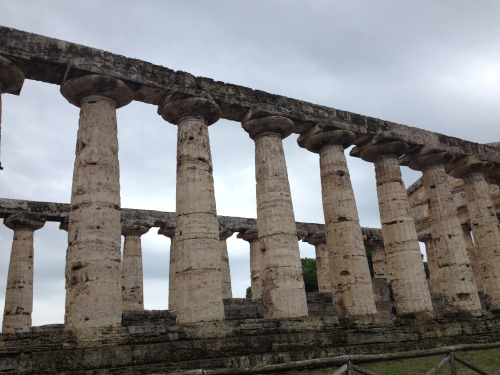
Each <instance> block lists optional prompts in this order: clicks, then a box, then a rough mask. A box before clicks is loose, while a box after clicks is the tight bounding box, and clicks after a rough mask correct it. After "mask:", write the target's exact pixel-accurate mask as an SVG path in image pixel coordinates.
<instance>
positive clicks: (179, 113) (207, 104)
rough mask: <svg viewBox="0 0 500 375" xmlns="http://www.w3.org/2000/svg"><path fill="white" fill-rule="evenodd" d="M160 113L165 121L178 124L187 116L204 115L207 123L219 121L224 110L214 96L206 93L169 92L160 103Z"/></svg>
mask: <svg viewBox="0 0 500 375" xmlns="http://www.w3.org/2000/svg"><path fill="white" fill-rule="evenodd" d="M158 114H159V115H161V117H163V119H164V120H165V121H168V122H170V123H171V124H174V125H178V124H179V121H180V120H181V119H182V118H183V117H186V116H202V117H203V118H204V119H205V121H206V123H207V125H212V124H213V123H215V122H217V121H218V120H219V119H220V117H221V115H222V110H221V108H220V107H219V105H218V104H217V103H216V102H215V101H214V100H213V98H212V97H211V96H209V95H207V94H204V93H196V94H195V93H184V92H180V91H175V92H172V93H169V94H167V95H166V96H165V98H163V100H162V101H161V102H160V104H159V105H158Z"/></svg>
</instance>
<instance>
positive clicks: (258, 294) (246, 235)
mask: <svg viewBox="0 0 500 375" xmlns="http://www.w3.org/2000/svg"><path fill="white" fill-rule="evenodd" d="M238 238H241V239H243V240H245V241H247V242H248V243H250V283H251V284H250V286H251V290H252V298H262V263H263V254H262V251H261V246H260V241H259V235H258V232H257V231H245V232H240V233H238Z"/></svg>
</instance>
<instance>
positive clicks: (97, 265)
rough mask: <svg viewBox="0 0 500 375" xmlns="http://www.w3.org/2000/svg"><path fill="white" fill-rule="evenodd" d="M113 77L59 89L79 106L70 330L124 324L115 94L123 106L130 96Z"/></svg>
mask: <svg viewBox="0 0 500 375" xmlns="http://www.w3.org/2000/svg"><path fill="white" fill-rule="evenodd" d="M111 81H112V79H110V78H109V77H101V76H88V77H80V78H77V79H76V80H74V81H73V80H69V81H67V82H66V83H65V84H64V85H63V86H62V87H61V92H62V93H63V94H64V95H66V98H67V99H68V101H70V102H71V103H73V104H76V105H79V106H80V121H79V126H78V134H77V144H76V158H75V167H74V172H73V186H72V192H71V211H70V215H69V230H68V252H67V257H66V313H65V325H66V327H67V328H68V329H80V328H86V327H101V326H109V325H119V324H120V323H121V314H122V293H121V254H120V247H121V225H120V174H119V173H120V172H119V163H118V138H117V123H116V107H117V103H115V102H114V100H113V98H116V99H117V100H119V103H118V104H119V105H125V104H126V102H127V100H128V101H130V100H131V99H132V97H131V90H130V88H128V86H126V85H124V84H123V82H114V83H112V82H111ZM94 85H95V86H94ZM94 87H95V88H96V89H97V88H99V89H102V90H104V91H102V92H97V91H96V90H94V89H93V88H94ZM108 89H109V90H108ZM106 90H108V91H106ZM123 98H126V99H123Z"/></svg>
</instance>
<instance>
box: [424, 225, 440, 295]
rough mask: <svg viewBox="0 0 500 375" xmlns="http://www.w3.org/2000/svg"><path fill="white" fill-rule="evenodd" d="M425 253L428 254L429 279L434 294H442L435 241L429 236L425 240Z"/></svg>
mask: <svg viewBox="0 0 500 375" xmlns="http://www.w3.org/2000/svg"><path fill="white" fill-rule="evenodd" d="M424 243H425V253H426V254H427V267H429V279H430V282H431V290H432V291H433V292H441V287H440V285H439V265H438V261H437V256H436V249H434V241H433V240H432V237H431V236H430V235H429V236H427V237H426V238H425V239H424Z"/></svg>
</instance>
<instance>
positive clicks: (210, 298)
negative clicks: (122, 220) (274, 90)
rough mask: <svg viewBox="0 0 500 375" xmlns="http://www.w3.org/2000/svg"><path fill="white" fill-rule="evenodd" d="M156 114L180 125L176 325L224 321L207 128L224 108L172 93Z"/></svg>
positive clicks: (176, 236)
mask: <svg viewBox="0 0 500 375" xmlns="http://www.w3.org/2000/svg"><path fill="white" fill-rule="evenodd" d="M158 113H160V114H161V115H162V117H163V118H164V119H165V120H167V121H169V122H170V123H172V124H176V125H177V192H176V215H177V216H176V227H175V246H176V247H177V252H178V255H179V257H178V262H177V263H178V264H177V266H176V272H177V280H176V282H177V292H176V302H175V306H176V310H177V322H178V323H180V324H183V323H194V322H200V321H214V320H223V319H224V305H223V302H222V274H221V269H220V244H219V222H218V220H217V212H216V208H215V195H214V180H213V176H212V156H211V153H210V142H209V138H208V126H209V125H211V124H213V123H215V122H216V121H217V120H218V119H219V118H220V115H221V109H220V108H219V106H218V105H217V103H215V102H214V101H213V100H212V99H211V98H208V97H192V96H186V95H182V94H180V93H174V94H170V95H168V96H167V97H166V98H165V99H164V100H163V101H162V102H161V103H160V105H159V108H158Z"/></svg>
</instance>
